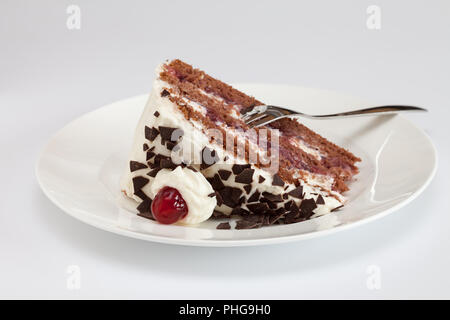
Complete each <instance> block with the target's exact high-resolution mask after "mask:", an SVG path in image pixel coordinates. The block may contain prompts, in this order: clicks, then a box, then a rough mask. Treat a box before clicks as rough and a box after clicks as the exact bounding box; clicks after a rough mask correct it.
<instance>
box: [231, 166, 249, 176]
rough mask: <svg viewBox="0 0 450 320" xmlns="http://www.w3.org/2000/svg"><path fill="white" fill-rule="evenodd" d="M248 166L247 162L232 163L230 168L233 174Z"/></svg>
mask: <svg viewBox="0 0 450 320" xmlns="http://www.w3.org/2000/svg"><path fill="white" fill-rule="evenodd" d="M248 168H250V165H249V164H234V165H233V167H232V168H231V170H232V171H233V173H234V174H240V173H241V172H242V171H244V169H248Z"/></svg>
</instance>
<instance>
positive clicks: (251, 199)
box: [247, 190, 260, 202]
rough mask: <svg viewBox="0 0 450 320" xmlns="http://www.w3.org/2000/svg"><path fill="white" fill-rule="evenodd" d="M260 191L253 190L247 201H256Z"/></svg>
mask: <svg viewBox="0 0 450 320" xmlns="http://www.w3.org/2000/svg"><path fill="white" fill-rule="evenodd" d="M259 196H260V193H259V191H258V190H256V191H255V192H253V194H252V195H251V196H250V197H249V198H248V200H247V202H256V201H258V200H259Z"/></svg>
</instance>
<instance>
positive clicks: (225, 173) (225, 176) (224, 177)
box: [218, 170, 231, 180]
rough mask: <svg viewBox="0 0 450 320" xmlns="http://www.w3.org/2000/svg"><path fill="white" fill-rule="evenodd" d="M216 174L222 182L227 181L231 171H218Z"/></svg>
mask: <svg viewBox="0 0 450 320" xmlns="http://www.w3.org/2000/svg"><path fill="white" fill-rule="evenodd" d="M218 173H219V176H220V178H221V179H222V180H228V178H229V177H230V175H231V171H228V170H219V171H218Z"/></svg>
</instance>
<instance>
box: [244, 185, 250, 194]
mask: <svg viewBox="0 0 450 320" xmlns="http://www.w3.org/2000/svg"><path fill="white" fill-rule="evenodd" d="M244 190H245V193H246V194H250V191H251V190H252V185H251V184H247V185H245V186H244Z"/></svg>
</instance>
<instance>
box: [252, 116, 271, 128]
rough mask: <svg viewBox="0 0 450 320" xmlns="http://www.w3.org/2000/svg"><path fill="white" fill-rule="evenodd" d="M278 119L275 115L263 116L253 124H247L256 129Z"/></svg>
mask: <svg viewBox="0 0 450 320" xmlns="http://www.w3.org/2000/svg"><path fill="white" fill-rule="evenodd" d="M276 118H277V117H275V116H274V115H271V114H263V116H262V117H260V118H258V119H256V120H254V121H252V122H251V123H247V124H248V125H249V126H250V128H256V127H259V126H261V125H264V124H267V123H270V122H272V121H273V120H275V119H276Z"/></svg>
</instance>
